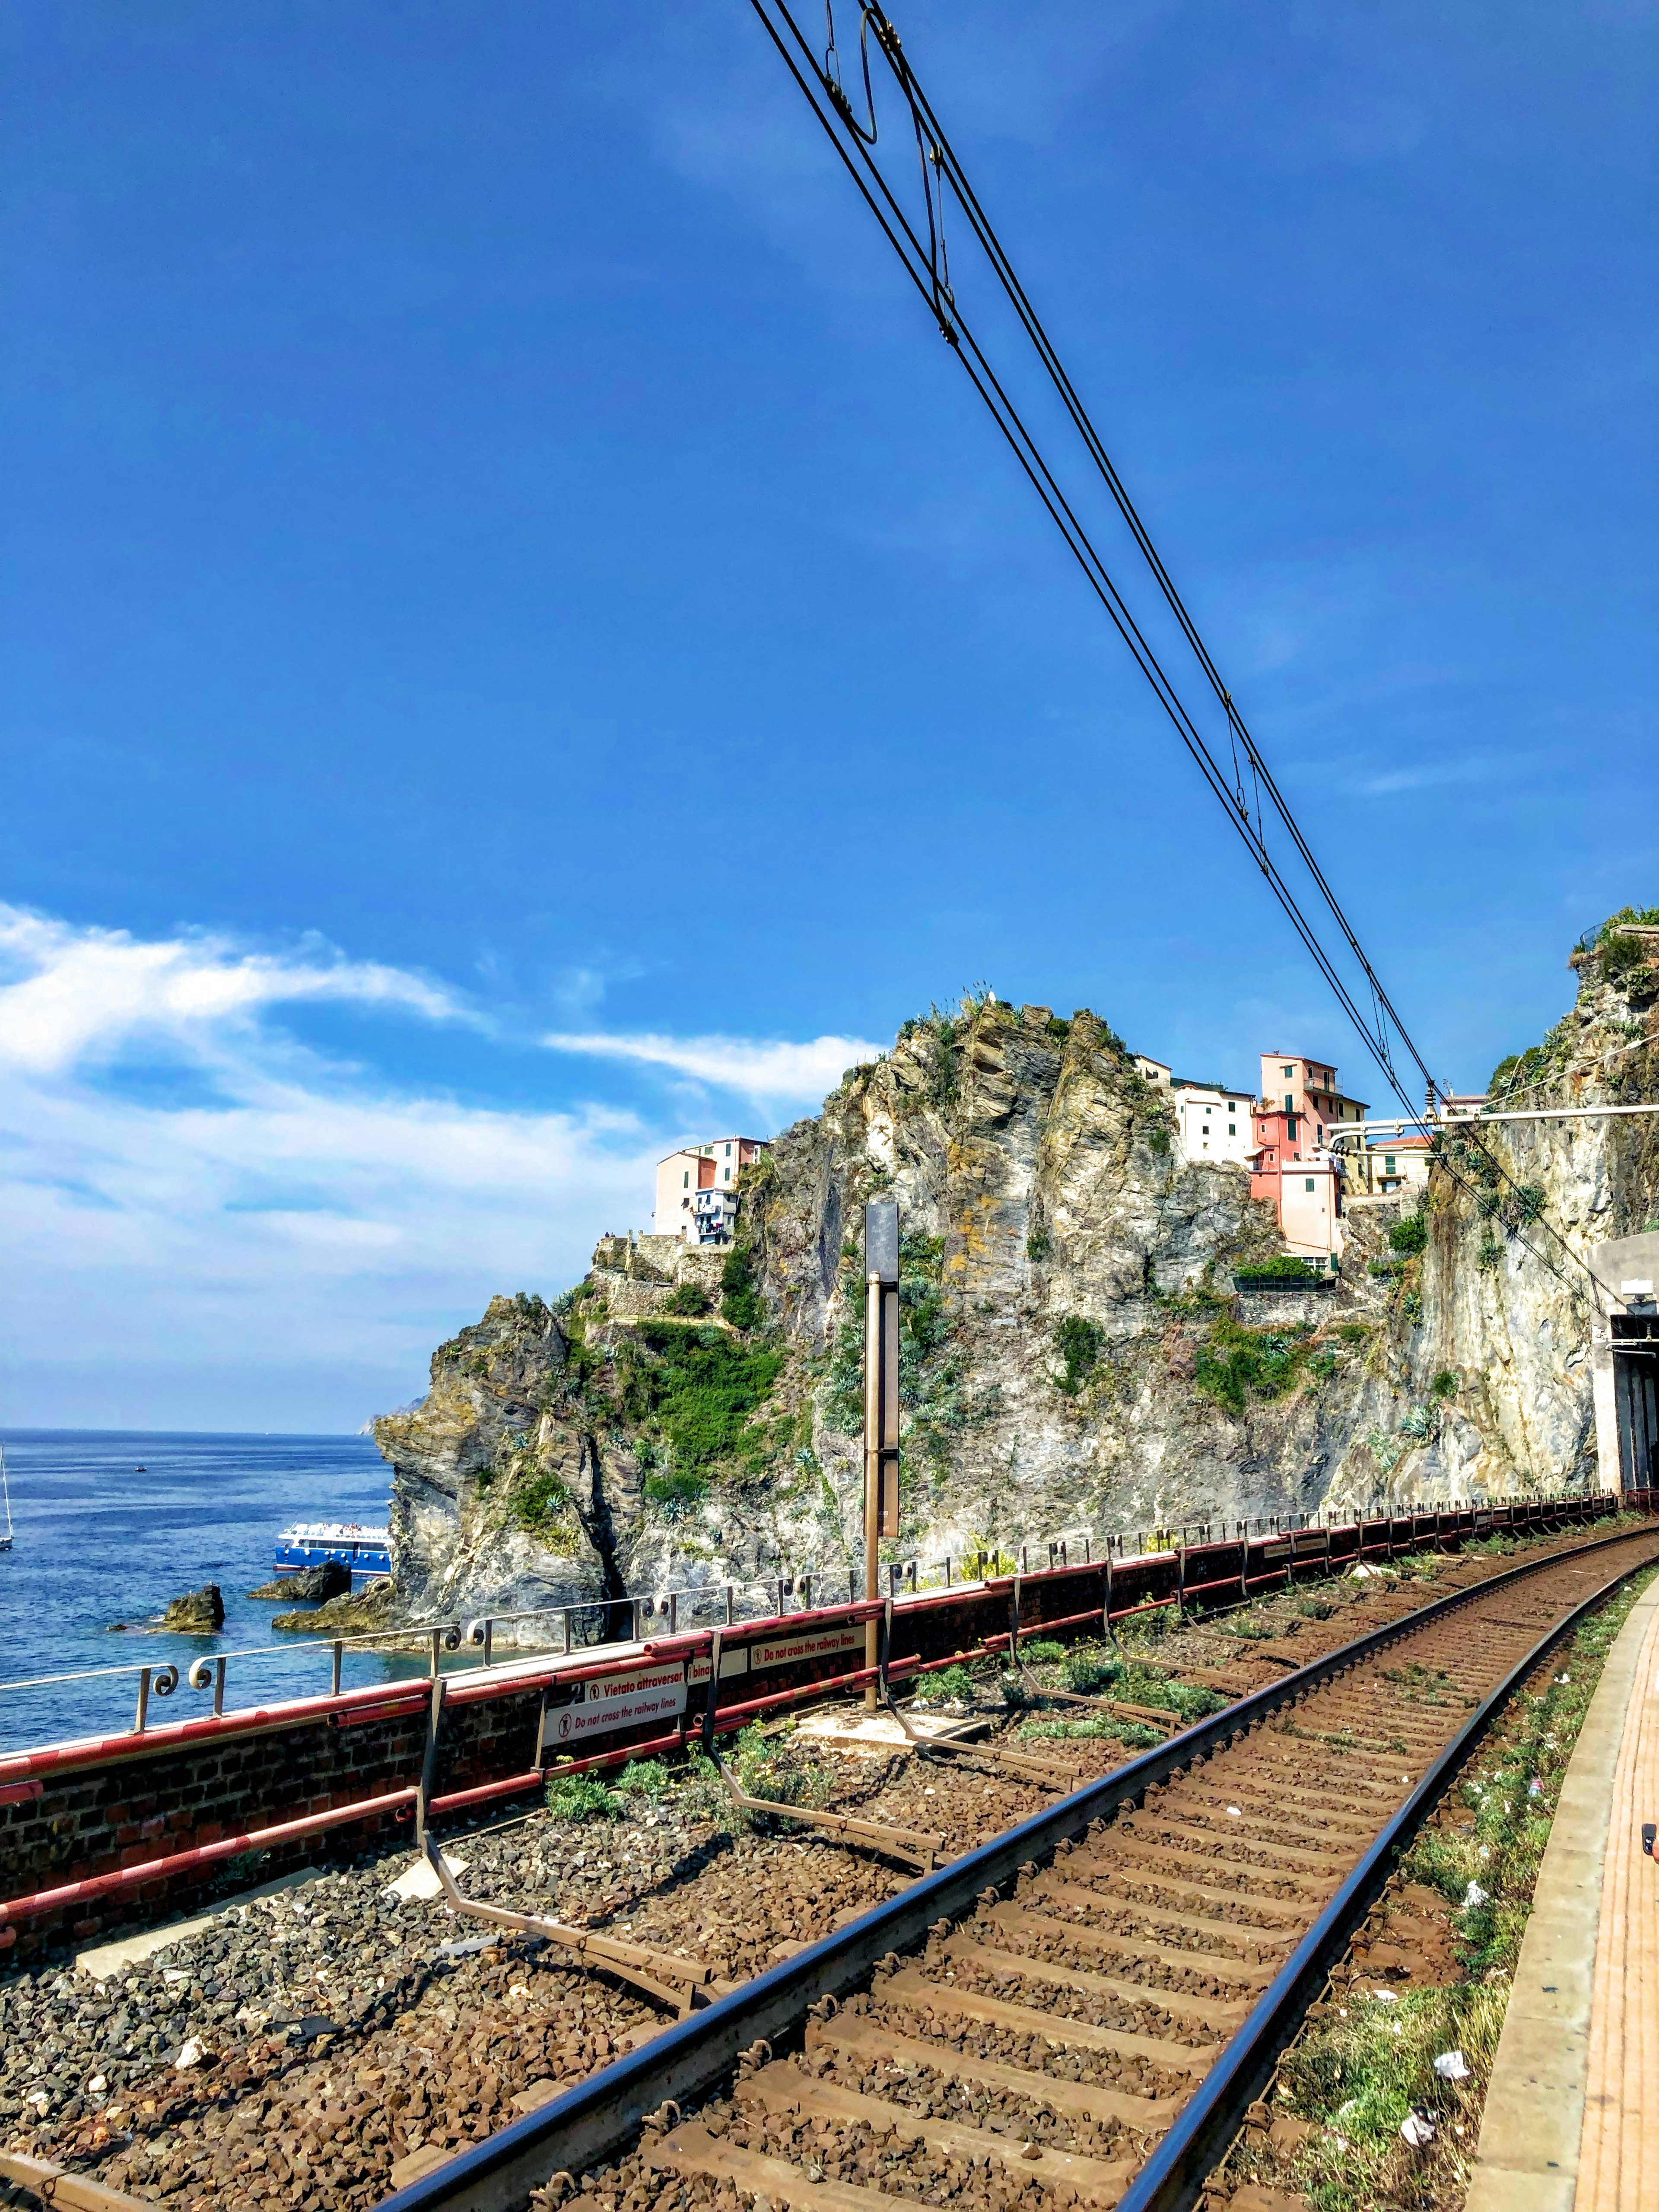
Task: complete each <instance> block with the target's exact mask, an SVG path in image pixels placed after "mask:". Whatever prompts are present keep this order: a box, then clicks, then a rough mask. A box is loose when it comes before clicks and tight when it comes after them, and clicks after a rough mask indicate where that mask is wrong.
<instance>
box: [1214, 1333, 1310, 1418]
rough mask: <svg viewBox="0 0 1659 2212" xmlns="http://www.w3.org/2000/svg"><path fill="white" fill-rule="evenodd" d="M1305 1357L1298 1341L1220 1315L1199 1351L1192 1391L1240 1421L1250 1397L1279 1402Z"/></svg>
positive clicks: (1304, 1352) (1305, 1348)
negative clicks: (1223, 1408)
mask: <svg viewBox="0 0 1659 2212" xmlns="http://www.w3.org/2000/svg"><path fill="white" fill-rule="evenodd" d="M1306 1356H1307V1345H1306V1343H1305V1341H1304V1340H1303V1339H1301V1338H1299V1337H1297V1336H1294V1335H1284V1334H1276V1333H1274V1332H1273V1330H1270V1329H1250V1328H1245V1327H1244V1326H1243V1322H1237V1321H1234V1320H1233V1319H1232V1317H1231V1316H1230V1315H1224V1316H1222V1317H1221V1318H1220V1319H1219V1320H1218V1321H1217V1322H1216V1324H1215V1326H1214V1328H1212V1330H1211V1331H1210V1335H1209V1340H1208V1341H1207V1342H1206V1344H1204V1345H1202V1346H1200V1350H1199V1354H1198V1362H1197V1365H1196V1367H1195V1368H1194V1373H1193V1384H1194V1389H1199V1390H1201V1391H1202V1392H1203V1393H1204V1395H1205V1396H1206V1397H1207V1398H1213V1399H1214V1400H1215V1401H1216V1403H1217V1405H1218V1406H1225V1407H1226V1409H1227V1411H1228V1412H1229V1413H1233V1414H1235V1415H1243V1413H1244V1410H1245V1408H1246V1407H1247V1406H1248V1404H1249V1398H1250V1395H1251V1393H1252V1392H1254V1393H1255V1395H1256V1396H1257V1397H1259V1398H1281V1397H1283V1396H1284V1395H1285V1392H1286V1391H1287V1390H1288V1389H1290V1388H1291V1384H1292V1383H1294V1382H1295V1381H1296V1378H1297V1373H1298V1371H1299V1370H1300V1368H1301V1366H1302V1364H1303V1361H1304V1358H1306Z"/></svg>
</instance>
